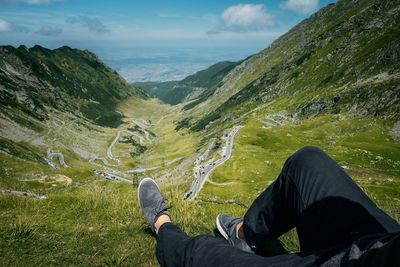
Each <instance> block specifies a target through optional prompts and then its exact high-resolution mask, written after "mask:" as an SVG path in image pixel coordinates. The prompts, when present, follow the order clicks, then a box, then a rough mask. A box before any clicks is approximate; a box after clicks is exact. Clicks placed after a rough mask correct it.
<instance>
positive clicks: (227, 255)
mask: <svg viewBox="0 0 400 267" xmlns="http://www.w3.org/2000/svg"><path fill="white" fill-rule="evenodd" d="M156 255H157V259H158V262H159V263H160V265H161V266H162V267H165V266H167V267H171V266H172V267H173V266H191V267H205V266H207V267H213V266H215V267H217V266H218V267H219V266H229V267H231V266H243V267H249V266H252V267H253V266H282V267H283V266H285V267H286V266H314V265H315V262H316V260H317V259H318V257H317V256H316V255H314V254H300V253H298V254H286V255H280V256H274V257H261V256H259V255H255V254H251V253H247V252H244V251H242V250H240V249H238V248H235V247H233V246H232V245H230V244H229V243H228V242H227V241H226V240H224V239H222V238H216V237H212V236H196V237H189V236H188V235H186V234H185V233H184V232H183V231H182V230H180V229H179V228H178V227H177V226H176V225H174V224H172V223H165V224H163V225H162V226H161V227H160V229H159V231H158V236H157V249H156Z"/></svg>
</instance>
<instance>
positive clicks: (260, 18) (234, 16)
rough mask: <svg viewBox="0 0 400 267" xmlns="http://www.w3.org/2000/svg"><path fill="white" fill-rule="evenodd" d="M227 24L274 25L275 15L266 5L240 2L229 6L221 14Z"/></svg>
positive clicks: (244, 25) (229, 25)
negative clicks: (270, 12) (268, 10)
mask: <svg viewBox="0 0 400 267" xmlns="http://www.w3.org/2000/svg"><path fill="white" fill-rule="evenodd" d="M221 18H222V21H223V22H224V23H225V25H226V26H228V27H232V26H239V27H253V26H257V27H266V26H272V25H273V22H274V20H273V16H272V15H271V14H269V13H267V11H266V8H265V6H264V5H261V4H260V5H252V4H238V5H234V6H231V7H228V8H227V9H225V10H224V12H222V14H221Z"/></svg>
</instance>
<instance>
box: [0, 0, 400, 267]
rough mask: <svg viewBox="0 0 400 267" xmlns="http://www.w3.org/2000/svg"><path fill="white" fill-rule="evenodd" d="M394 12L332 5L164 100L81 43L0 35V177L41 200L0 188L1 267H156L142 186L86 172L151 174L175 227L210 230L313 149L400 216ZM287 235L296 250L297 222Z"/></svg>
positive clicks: (378, 5) (5, 185) (371, 4)
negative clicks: (193, 194)
mask: <svg viewBox="0 0 400 267" xmlns="http://www.w3.org/2000/svg"><path fill="white" fill-rule="evenodd" d="M399 12H400V9H399V8H398V4H397V5H396V3H394V2H393V1H377V0H376V1H367V0H360V1H344V0H342V1H338V3H337V4H335V5H329V6H328V7H326V8H324V9H323V10H321V11H320V12H318V13H317V14H315V15H313V16H312V17H311V18H309V19H307V20H305V21H303V22H302V23H301V24H299V25H298V26H296V27H295V28H293V29H292V30H291V31H289V32H288V33H287V34H285V35H284V36H282V37H281V38H280V39H278V40H277V41H276V42H275V43H274V44H273V45H271V47H269V48H267V49H266V50H264V51H262V52H260V53H259V54H257V55H255V56H253V57H250V58H248V59H246V60H245V61H243V62H240V63H232V62H223V63H219V64H217V65H214V66H212V67H211V68H209V69H207V70H205V71H202V72H199V73H197V74H194V75H192V76H190V77H188V78H187V79H185V80H183V81H185V82H183V81H181V82H172V83H170V84H169V85H168V86H171V85H172V84H175V85H174V86H176V85H177V84H180V83H182V84H185V86H188V90H187V91H185V90H186V89H184V90H182V91H180V90H178V89H177V91H176V93H177V94H175V93H174V94H173V95H171V96H170V98H168V101H169V103H172V104H174V105H172V106H171V105H168V104H163V103H161V102H160V101H158V100H156V99H152V98H151V99H149V98H147V97H146V96H145V95H144V93H142V92H141V91H140V90H137V89H135V88H133V87H130V86H129V85H127V84H126V83H125V82H124V81H123V80H122V78H120V77H119V76H117V74H116V73H115V72H114V71H112V70H111V69H109V68H108V67H106V66H104V65H103V64H102V63H101V62H99V61H98V60H97V58H96V56H95V55H93V54H92V53H90V52H88V51H78V50H74V49H70V48H68V47H62V48H60V49H56V50H48V49H44V48H41V47H38V46H36V47H34V48H31V49H29V50H28V49H27V48H26V47H19V48H17V49H16V48H13V47H9V46H7V47H1V48H0V54H1V55H2V60H1V61H0V84H1V87H2V88H3V87H4V88H5V90H0V105H1V110H0V126H1V138H0V189H13V190H19V191H31V192H33V193H36V194H42V195H45V196H47V198H46V199H44V200H40V201H39V200H34V199H29V198H21V197H15V196H10V195H5V194H4V195H0V254H1V255H2V257H0V265H2V266H3V265H4V266H9V265H17V266H25V265H35V266H36V265H83V266H89V265H96V266H156V265H157V260H156V258H155V255H154V247H155V242H156V241H155V239H154V238H153V237H152V236H151V235H150V234H149V228H148V227H147V225H146V223H145V221H144V219H143V217H142V215H141V213H140V211H139V207H138V203H137V196H136V194H137V189H136V187H134V186H132V185H131V184H128V183H117V182H112V181H107V180H105V179H104V177H101V176H95V174H94V172H93V171H92V170H93V169H96V170H97V171H100V172H106V173H111V174H113V175H114V174H115V175H125V176H124V177H126V178H127V179H131V180H135V179H140V178H142V177H145V176H150V177H153V178H155V179H156V180H157V181H158V182H159V184H160V186H161V188H162V190H163V192H164V193H165V197H166V198H167V199H168V200H169V201H170V204H172V205H173V206H174V208H173V209H172V210H171V213H172V218H173V219H174V221H175V222H176V224H178V225H179V226H180V227H181V228H182V229H183V230H184V231H186V232H187V233H189V234H190V235H198V234H209V235H213V234H214V230H215V225H214V223H215V217H216V216H217V214H218V213H219V212H225V213H228V214H232V215H233V216H243V214H244V213H245V212H246V208H247V207H248V206H249V205H250V204H251V203H252V201H253V200H254V198H255V197H256V196H257V195H258V194H259V193H260V192H262V191H263V190H264V189H265V188H266V187H267V186H268V185H269V184H271V183H272V182H273V180H274V179H275V177H276V176H277V175H278V174H279V172H280V170H281V168H282V165H283V163H284V161H285V160H286V159H287V157H289V156H290V155H291V154H292V153H294V152H295V151H296V150H298V149H299V148H301V147H303V146H308V145H312V146H319V147H321V148H322V149H323V150H325V151H326V152H327V153H328V154H329V155H330V156H331V157H332V158H333V159H335V160H336V161H337V162H338V163H339V165H340V166H342V167H343V168H344V169H345V171H346V172H348V173H349V174H350V175H351V176H352V177H353V178H354V180H355V181H356V183H357V184H358V185H360V186H361V188H362V189H363V190H364V191H365V192H366V193H367V194H368V195H369V196H370V197H371V198H372V199H373V200H374V201H375V202H376V203H377V204H378V206H379V207H380V208H382V209H383V210H385V211H386V212H387V213H389V214H390V215H391V216H392V217H393V218H394V219H396V220H397V221H400V210H399V208H398V207H399V206H400V143H399V140H400V122H399V121H398V120H399V112H398V111H399V104H400V102H399V101H400V100H399V97H398V88H399V82H400V80H399V79H400V78H399V77H400V75H399V69H400V65H399V61H398V49H397V48H398V47H399V43H398V40H397V39H396V38H395V36H398V33H399V28H400V27H398V26H399V18H400V16H399ZM3 58H4V59H3ZM78 70H79V71H78ZM17 77H18V78H17ZM39 78H40V79H39ZM44 81H45V82H44ZM164 85H165V86H166V87H165V88H167V87H168V86H167V85H166V84H164ZM164 85H162V86H164ZM149 86H154V84H153V85H149ZM157 86H161V85H157ZM195 87H196V88H197V87H201V88H202V89H201V90H200V91H197V92H195V91H193V90H194V89H193V88H195ZM159 88H161V87H159ZM165 88H164V89H165ZM177 88H178V87H177ZM153 89H154V88H153ZM153 89H151V90H153ZM149 90H150V89H149ZM160 90H161V89H160ZM168 90H169V89H167V90H166V91H165V92H171V91H168ZM156 91H157V93H156ZM156 91H151V92H150V91H149V94H150V95H152V96H154V95H156V94H159V93H160V94H161V91H160V92H159V91H158V89H157V90H156ZM165 92H164V93H165ZM215 92H218V93H215ZM158 97H160V96H158ZM165 97H167V96H166V95H165ZM160 98H161V97H160ZM161 99H162V98H161ZM183 99H190V101H188V102H184V103H180V101H182V100H183ZM163 100H164V101H166V102H168V101H167V100H166V99H163ZM105 102H107V103H105ZM200 103H201V105H198V104H200ZM103 104H104V105H103ZM100 113H101V114H100ZM99 116H100V117H99ZM95 122H96V123H95ZM237 125H242V126H243V127H242V128H241V129H240V131H239V132H238V133H237V135H236V137H235V141H234V147H233V154H232V157H231V159H229V160H228V161H226V162H225V163H224V164H223V165H222V166H220V167H218V168H217V169H216V170H215V171H214V172H213V173H212V174H211V176H210V177H209V181H208V182H206V183H205V186H204V188H203V189H202V190H201V191H200V193H199V195H198V197H197V198H196V199H195V200H193V201H190V202H187V201H183V196H184V194H185V192H187V191H188V189H189V188H190V186H191V184H192V182H193V181H194V177H193V169H194V167H195V161H196V159H197V158H198V157H199V155H200V154H202V153H204V151H206V149H207V147H208V146H209V145H210V142H211V139H213V140H215V143H214V147H213V149H212V151H213V154H211V155H208V157H207V159H206V160H209V159H212V158H215V157H219V155H218V154H217V153H218V152H219V151H220V149H221V145H222V144H224V140H223V139H221V136H223V134H224V132H226V131H227V130H230V129H231V128H232V127H233V126H237ZM105 126H106V127H105ZM110 126H113V127H114V128H111V127H110ZM49 152H53V153H62V155H63V156H64V158H65V163H66V164H67V166H68V167H61V166H60V162H59V159H57V158H53V159H52V160H53V163H54V164H55V165H56V166H57V167H58V168H57V169H55V168H52V167H50V165H49V164H47V163H46V160H45V159H46V157H47V153H49ZM47 160H48V158H47ZM280 240H281V242H282V243H283V245H284V247H285V248H286V250H288V251H291V252H296V251H298V250H299V245H298V240H297V236H296V232H295V231H290V232H289V233H287V234H285V235H284V236H282V237H281V238H280Z"/></svg>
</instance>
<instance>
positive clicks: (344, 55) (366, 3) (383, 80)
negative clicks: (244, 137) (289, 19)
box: [178, 0, 400, 130]
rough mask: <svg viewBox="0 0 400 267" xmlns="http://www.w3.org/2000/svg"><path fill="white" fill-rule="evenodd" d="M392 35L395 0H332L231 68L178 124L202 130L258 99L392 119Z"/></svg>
mask: <svg viewBox="0 0 400 267" xmlns="http://www.w3.org/2000/svg"><path fill="white" fill-rule="evenodd" d="M399 36H400V1H399V0H372V1H371V0H339V1H338V2H337V3H336V4H330V5H328V6H327V7H325V8H323V9H322V10H320V11H319V12H317V13H315V14H314V15H312V16H311V17H310V18H309V19H306V20H304V21H302V22H301V23H300V24H298V25H297V26H295V27H294V28H293V29H291V30H290V31H289V32H288V33H286V34H285V35H283V36H282V37H280V38H279V39H278V40H276V41H275V42H274V43H273V44H272V45H271V46H269V47H268V48H267V49H265V50H263V51H261V52H260V53H259V54H256V55H254V56H253V57H251V58H249V59H247V60H245V61H244V62H242V63H241V64H240V65H238V66H236V68H234V69H233V70H232V71H231V72H230V73H228V74H227V75H226V76H225V77H224V78H223V79H222V81H221V83H220V84H219V86H218V87H217V88H216V90H215V92H214V93H213V94H212V95H211V96H210V97H209V98H208V99H207V100H206V101H204V102H203V103H201V104H200V105H197V106H195V107H194V108H193V109H190V110H189V111H188V112H187V113H186V118H185V119H183V120H182V121H181V122H180V123H179V124H178V127H189V128H191V129H192V130H202V129H204V128H205V127H207V125H209V124H210V123H213V122H217V121H229V120H231V119H232V118H235V117H239V116H240V115H241V114H244V113H246V112H248V111H249V110H252V109H254V108H257V107H259V106H261V105H264V104H276V105H280V106H281V107H282V109H285V110H288V111H289V112H291V113H293V114H296V115H300V116H314V115H319V114H323V113H339V112H350V113H351V114H353V115H355V116H364V115H372V116H376V117H382V118H392V119H399V118H400V112H399V110H400V93H399V92H400V41H399Z"/></svg>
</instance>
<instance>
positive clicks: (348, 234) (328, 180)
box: [243, 147, 400, 251]
mask: <svg viewBox="0 0 400 267" xmlns="http://www.w3.org/2000/svg"><path fill="white" fill-rule="evenodd" d="M294 227H296V228H297V232H298V235H299V239H300V246H301V250H302V251H308V250H320V249H326V248H330V247H332V246H342V245H346V244H349V243H350V242H352V241H354V240H355V239H357V238H358V237H360V236H362V235H365V234H371V233H381V232H395V231H399V230H400V227H399V224H398V223H397V222H396V221H394V220H393V219H392V218H390V217H389V216H388V215H387V214H385V213H384V212H383V211H382V210H380V209H379V208H378V207H377V206H376V205H375V204H374V203H373V202H372V201H371V200H370V199H369V198H368V196H367V195H366V194H365V193H364V192H363V191H362V190H361V189H360V188H359V187H358V186H357V185H356V183H355V182H354V181H353V180H352V179H351V178H350V177H349V176H348V175H347V174H346V172H345V171H344V170H343V169H342V168H341V167H340V166H339V165H338V164H337V163H336V162H335V161H334V160H332V159H331V158H330V157H329V156H328V155H327V154H325V153H324V152H323V151H321V150H320V149H319V148H316V147H305V148H302V149H300V150H299V151H297V152H296V153H295V154H293V155H292V156H291V157H290V158H289V159H288V160H287V161H286V163H285V165H284V167H283V169H282V172H281V174H280V175H279V177H278V178H277V180H276V181H275V182H274V183H273V184H272V185H271V186H269V187H268V188H267V189H266V190H265V191H264V192H263V193H262V194H261V195H260V196H259V197H258V198H257V199H256V200H255V201H254V203H253V204H252V205H251V207H250V209H249V210H248V211H247V213H246V215H245V216H244V223H243V232H244V236H245V239H246V242H247V243H248V244H249V245H250V246H259V245H262V244H264V243H265V242H266V241H268V240H273V239H276V238H277V237H279V236H280V235H281V234H283V233H285V232H287V231H288V230H290V229H292V228H294Z"/></svg>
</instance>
